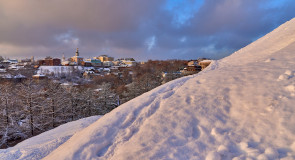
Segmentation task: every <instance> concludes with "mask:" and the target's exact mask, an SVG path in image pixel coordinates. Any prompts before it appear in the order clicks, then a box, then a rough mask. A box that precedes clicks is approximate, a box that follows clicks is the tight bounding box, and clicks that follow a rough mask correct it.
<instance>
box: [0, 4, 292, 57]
mask: <svg viewBox="0 0 295 160" xmlns="http://www.w3.org/2000/svg"><path fill="white" fill-rule="evenodd" d="M293 17H295V1H294V0H83V1H81V0H50V1H46V0H23V1H10V0H0V56H2V57H7V58H30V57H31V56H35V58H44V57H46V56H51V57H56V58H61V57H62V55H63V54H64V55H65V56H66V57H68V58H69V57H71V56H74V54H75V51H76V48H79V51H80V55H81V56H83V57H84V58H91V57H94V56H99V55H102V54H107V55H109V56H113V57H115V59H118V58H124V57H125V58H127V57H132V58H135V60H138V61H145V60H148V59H154V60H155V59H158V60H165V59H197V58H200V57H206V58H211V59H220V58H223V57H225V56H228V55H230V54H231V53H233V52H234V51H237V50H239V49H240V48H242V47H245V46H246V45H248V44H250V43H251V42H253V41H255V40H257V39H258V38H259V37H261V36H263V35H265V34H267V33H268V32H270V31H272V30H273V29H275V28H276V27H278V26H279V25H280V24H282V23H285V22H286V21H288V20H290V19H292V18H293Z"/></svg>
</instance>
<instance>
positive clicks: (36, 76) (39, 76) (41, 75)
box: [32, 74, 47, 82]
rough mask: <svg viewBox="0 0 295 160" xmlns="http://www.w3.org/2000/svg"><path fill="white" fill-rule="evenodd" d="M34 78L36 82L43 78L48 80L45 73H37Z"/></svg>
mask: <svg viewBox="0 0 295 160" xmlns="http://www.w3.org/2000/svg"><path fill="white" fill-rule="evenodd" d="M32 78H33V80H35V81H36V82H40V81H41V80H46V79H47V77H46V76H45V75H43V74H36V75H33V77H32Z"/></svg>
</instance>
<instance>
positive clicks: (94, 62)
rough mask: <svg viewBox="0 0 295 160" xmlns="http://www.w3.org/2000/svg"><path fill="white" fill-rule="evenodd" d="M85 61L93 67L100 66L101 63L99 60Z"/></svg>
mask: <svg viewBox="0 0 295 160" xmlns="http://www.w3.org/2000/svg"><path fill="white" fill-rule="evenodd" d="M86 61H89V62H90V63H91V65H92V66H93V67H101V66H102V62H101V61H100V60H99V59H95V58H91V59H86Z"/></svg>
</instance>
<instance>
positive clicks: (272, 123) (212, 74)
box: [45, 19, 295, 160]
mask: <svg viewBox="0 0 295 160" xmlns="http://www.w3.org/2000/svg"><path fill="white" fill-rule="evenodd" d="M294 114H295V19H293V20H291V21H289V22H287V23H285V24H283V25H281V26H280V27H279V28H277V29H276V30H274V31H273V32H271V33H269V34H267V35H266V36H265V37H263V38H261V39H259V40H257V41H256V42H254V43H252V44H250V45H249V46H247V47H245V48H243V49H241V50H239V51H238V52H236V53H234V54H233V55H231V56H229V57H227V58H224V59H222V60H220V61H215V62H213V63H212V64H211V65H210V66H209V67H208V68H207V69H206V70H204V71H203V72H201V73H199V74H197V75H193V76H188V77H183V78H181V79H177V80H175V81H172V82H170V83H167V84H165V85H163V86H160V87H158V88H156V89H154V90H152V91H150V92H148V93H145V94H143V95H142V96H140V97H138V98H136V99H134V100H131V101H129V102H127V103H125V104H123V105H122V106H120V107H118V108H117V109H115V110H114V111H112V112H110V113H109V114H107V115H105V116H103V117H102V118H101V119H99V120H98V121H96V122H95V123H93V124H92V125H90V126H89V127H87V128H85V129H84V130H82V131H81V132H79V133H77V134H75V135H74V136H73V137H71V139H69V140H68V141H67V142H66V143H64V144H63V145H61V146H60V147H59V148H58V149H56V150H55V151H53V152H52V153H51V154H50V155H48V156H47V157H46V158H45V159H48V160H49V159H113V160H118V159H207V160H210V159H212V160H218V159H235V160H238V159H260V160H264V159H284V160H286V159H295V116H294Z"/></svg>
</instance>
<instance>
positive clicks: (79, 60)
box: [71, 48, 83, 66]
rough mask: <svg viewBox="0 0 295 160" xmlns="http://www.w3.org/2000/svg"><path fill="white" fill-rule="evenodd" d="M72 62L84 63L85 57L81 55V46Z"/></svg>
mask: <svg viewBox="0 0 295 160" xmlns="http://www.w3.org/2000/svg"><path fill="white" fill-rule="evenodd" d="M71 60H72V62H75V64H77V65H79V66H80V65H82V63H83V57H80V53H79V48H77V50H76V55H75V56H73V57H72V58H71Z"/></svg>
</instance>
